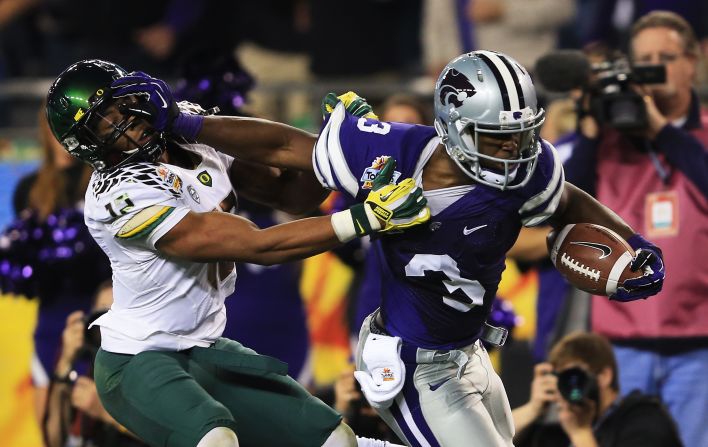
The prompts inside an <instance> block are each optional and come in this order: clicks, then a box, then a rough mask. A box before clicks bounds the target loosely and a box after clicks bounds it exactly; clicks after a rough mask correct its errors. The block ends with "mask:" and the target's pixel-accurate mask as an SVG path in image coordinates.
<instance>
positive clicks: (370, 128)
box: [356, 118, 391, 135]
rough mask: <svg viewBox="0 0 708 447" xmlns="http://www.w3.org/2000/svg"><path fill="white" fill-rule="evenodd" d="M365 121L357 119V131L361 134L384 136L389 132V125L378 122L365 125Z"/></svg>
mask: <svg viewBox="0 0 708 447" xmlns="http://www.w3.org/2000/svg"><path fill="white" fill-rule="evenodd" d="M366 121H367V119H366V118H359V121H357V123H356V127H357V129H359V130H360V131H362V132H367V133H377V134H379V135H386V134H387V133H389V131H390V130H391V125H390V124H389V123H381V122H379V121H374V122H372V123H367V122H366Z"/></svg>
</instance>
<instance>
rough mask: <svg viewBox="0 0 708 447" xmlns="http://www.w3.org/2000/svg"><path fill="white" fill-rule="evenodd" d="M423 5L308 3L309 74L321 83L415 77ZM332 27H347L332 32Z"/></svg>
mask: <svg viewBox="0 0 708 447" xmlns="http://www.w3.org/2000/svg"><path fill="white" fill-rule="evenodd" d="M421 1H422V0H356V1H354V0H348V1H338V2H332V1H328V0H311V1H310V13H311V17H312V22H311V26H312V28H311V37H310V38H311V42H310V55H311V57H312V66H311V68H312V73H313V74H314V75H316V76H319V77H323V78H336V77H348V78H352V77H358V76H362V75H373V74H378V73H382V72H392V73H393V74H394V75H398V76H400V75H401V74H404V75H405V74H410V73H411V71H416V70H417V69H418V66H419V63H420V22H421V4H422V3H421ZM334 23H346V24H347V26H346V27H345V29H343V30H341V31H334V29H333V28H332V24H334Z"/></svg>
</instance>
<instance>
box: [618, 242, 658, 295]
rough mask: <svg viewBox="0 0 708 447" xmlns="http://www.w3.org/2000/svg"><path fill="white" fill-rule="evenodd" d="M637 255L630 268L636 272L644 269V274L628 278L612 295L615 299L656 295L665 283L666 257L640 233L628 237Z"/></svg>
mask: <svg viewBox="0 0 708 447" xmlns="http://www.w3.org/2000/svg"><path fill="white" fill-rule="evenodd" d="M627 243H628V244H629V245H630V246H631V247H632V248H633V249H634V251H635V252H636V256H635V257H634V259H633V260H632V263H631V264H630V265H629V268H630V269H631V270H632V271H633V272H636V271H637V270H640V269H641V270H643V271H644V276H642V277H640V278H635V279H628V280H626V281H625V282H623V283H622V285H621V286H619V287H618V288H617V293H615V294H614V295H613V296H611V297H610V299H611V300H615V301H625V302H626V301H634V300H637V299H640V298H642V299H646V298H649V297H650V296H652V295H656V294H657V293H659V292H660V291H661V287H662V286H663V285H664V276H665V272H664V258H663V255H662V253H661V249H660V248H659V247H657V246H656V245H654V244H652V243H651V242H649V241H648V240H646V239H644V238H643V237H642V236H641V235H640V234H639V233H637V234H635V235H634V236H632V237H630V238H629V239H627Z"/></svg>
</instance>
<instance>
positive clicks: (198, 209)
mask: <svg viewBox="0 0 708 447" xmlns="http://www.w3.org/2000/svg"><path fill="white" fill-rule="evenodd" d="M116 79H124V81H126V83H127V84H130V83H131V82H132V81H131V79H132V78H131V76H129V75H128V73H127V72H126V71H125V70H123V69H122V68H121V67H119V66H117V65H115V64H113V63H110V62H106V61H101V60H88V61H81V62H78V63H76V64H73V65H72V66H70V67H69V68H67V69H66V70H65V71H64V72H63V73H62V74H61V75H60V76H59V77H58V78H57V79H56V80H55V82H54V83H53V84H52V86H51V87H50V89H49V93H48V97H47V117H48V120H49V123H50V126H51V128H52V131H53V133H54V135H55V136H56V137H57V139H58V140H59V141H60V142H61V143H62V144H63V145H64V147H65V148H66V149H67V150H68V151H69V152H70V153H71V154H72V155H74V156H76V157H78V158H80V159H82V160H84V161H86V162H88V163H90V164H91V165H92V166H93V167H94V168H95V172H94V174H93V176H92V178H91V181H90V184H89V187H88V190H87V193H86V202H85V209H84V215H85V221H86V225H87V226H88V228H89V230H90V232H91V234H92V236H93V237H94V238H95V239H96V241H97V243H98V244H99V245H100V247H101V248H102V249H103V250H104V251H105V253H106V255H107V256H108V257H109V259H110V262H111V266H112V269H113V287H114V296H115V302H114V304H113V306H112V307H111V309H110V311H109V312H108V313H106V314H105V315H104V316H102V317H101V318H99V319H98V320H96V321H95V323H94V324H96V325H98V326H100V328H101V337H102V341H101V344H102V349H101V350H100V351H99V353H98V354H97V357H96V362H95V370H94V376H95V380H96V384H97V388H98V390H99V394H100V396H101V401H102V403H103V405H104V407H105V408H106V409H107V410H108V412H109V413H111V415H112V416H113V417H114V418H115V419H116V420H118V421H119V422H120V423H121V424H123V425H124V426H125V427H127V428H128V429H129V430H131V431H132V432H134V433H135V434H136V435H138V436H139V437H140V438H142V439H144V440H145V441H146V442H148V443H150V444H151V445H155V446H158V445H159V446H163V445H167V446H194V445H197V446H198V447H216V446H218V447H222V446H223V447H226V446H229V447H233V446H237V445H239V444H240V445H244V446H246V445H252V446H284V445H285V446H288V445H292V446H320V445H325V446H347V447H353V446H357V445H359V446H375V445H378V446H383V445H384V443H383V442H381V441H376V440H367V439H361V438H355V437H354V435H353V433H352V432H351V430H350V429H349V428H348V427H347V426H346V425H345V424H343V423H342V422H341V417H340V415H338V414H337V413H336V412H334V411H333V410H332V409H330V408H329V407H327V406H326V405H325V404H324V403H322V402H321V401H319V400H318V399H316V398H314V397H312V396H311V395H310V394H309V393H307V391H305V390H304V389H303V388H302V387H301V386H300V385H299V384H297V382H295V381H294V380H293V379H291V378H290V377H289V376H287V365H285V364H284V363H282V362H280V361H278V360H276V359H273V358H270V357H267V356H261V355H258V354H257V353H255V352H254V351H252V350H250V349H248V348H247V347H244V346H242V345H241V344H239V343H237V342H235V341H233V340H228V339H225V338H221V337H220V336H221V333H222V331H223V329H224V326H225V323H226V317H225V309H224V300H225V298H226V297H227V296H228V295H230V294H231V293H232V292H233V290H234V283H235V281H236V271H235V268H234V261H241V262H251V263H258V264H273V263H280V262H284V261H288V260H291V259H299V258H304V257H307V256H310V255H313V254H317V253H321V252H323V251H325V250H328V249H331V248H333V247H335V246H336V245H338V244H341V243H342V242H344V241H347V240H350V239H352V238H354V237H357V236H361V235H365V234H370V233H373V232H377V231H390V230H401V229H404V228H407V227H409V226H413V225H416V224H419V223H422V222H424V221H426V220H427V218H428V217H429V210H428V208H427V206H426V201H425V199H424V198H423V197H422V193H421V190H420V188H418V187H416V185H415V184H414V183H413V182H412V181H404V182H400V183H399V184H398V185H394V184H390V183H389V182H388V181H387V182H385V183H380V182H379V183H378V184H377V186H376V187H375V188H374V190H373V191H372V193H371V195H370V196H369V197H368V199H367V201H366V203H361V204H358V205H355V206H354V207H352V208H350V209H348V210H346V211H343V212H341V213H338V214H336V215H333V216H332V217H331V218H330V217H329V216H325V217H315V218H309V219H303V220H299V221H294V222H290V223H286V224H282V225H278V226H275V227H271V228H268V229H264V230H261V229H259V228H257V227H256V226H255V225H254V224H253V223H251V222H250V221H248V220H246V219H243V218H241V217H238V216H236V215H234V214H233V211H234V209H235V206H236V203H237V198H236V195H235V191H237V192H239V193H241V194H243V195H244V196H246V197H249V198H250V199H253V200H255V201H258V202H260V203H265V204H269V205H271V206H275V207H278V208H280V209H284V210H286V211H290V212H302V211H305V210H308V209H311V208H313V207H316V206H317V205H318V204H319V202H320V201H321V200H322V199H323V198H324V197H325V195H326V193H325V192H324V190H323V189H322V188H321V186H320V185H319V184H318V183H317V181H316V179H315V177H314V175H313V174H312V173H311V172H308V173H306V174H303V173H301V172H298V171H295V170H289V171H284V170H280V169H275V168H269V167H264V166H256V165H252V164H247V163H244V162H239V161H234V159H233V158H232V157H230V156H228V155H225V154H223V153H220V152H218V151H217V150H216V149H214V148H213V147H210V146H206V145H204V144H198V143H196V142H194V136H195V132H196V131H197V130H198V128H197V127H195V123H198V122H199V119H198V118H195V117H197V116H198V115H196V114H194V113H195V112H197V113H200V112H202V111H201V110H200V109H199V108H196V107H193V108H192V109H190V111H186V109H185V110H183V111H182V112H181V113H180V112H179V110H178V106H177V105H176V104H175V103H173V102H172V100H171V98H157V97H153V98H152V99H153V100H154V101H157V104H158V107H162V106H169V107H171V110H172V111H174V112H175V113H176V114H178V115H179V117H180V118H179V122H180V123H181V124H179V125H178V127H179V126H182V127H179V129H180V132H179V133H180V135H181V137H180V138H179V140H178V141H177V140H175V139H171V138H169V137H168V136H166V134H165V133H164V132H161V131H159V129H156V125H157V126H162V125H163V124H164V123H160V122H159V121H157V122H155V121H154V120H152V122H148V118H150V119H152V118H153V117H155V116H157V114H156V113H155V110H154V109H152V108H151V107H153V103H152V102H151V101H149V100H148V98H147V97H146V96H145V95H141V94H137V95H135V94H132V93H130V92H125V91H123V93H122V94H116V90H115V89H112V88H111V83H112V82H114V81H115V80H116ZM151 82H156V83H159V81H157V80H154V81H151ZM163 99H165V100H167V101H163ZM168 103H169V104H168ZM172 124H174V123H172ZM241 124H242V131H243V132H242V133H241V135H240V138H242V142H241V143H242V144H244V145H245V146H247V147H250V148H252V149H255V148H256V147H258V146H261V147H262V148H263V150H271V149H275V147H276V146H278V147H280V146H282V147H283V148H287V147H289V146H290V145H301V144H303V143H302V142H299V141H300V140H302V141H305V142H308V141H310V140H311V139H312V136H311V135H309V134H307V133H305V132H302V131H299V130H296V129H294V128H290V127H288V126H285V125H280V124H276V123H271V122H266V121H262V120H251V119H244V120H243V121H242V122H241ZM232 143H233V142H232ZM393 168H394V162H393V161H391V162H390V163H389V164H388V168H387V169H388V172H389V175H388V178H390V177H391V176H392V174H393ZM275 311H277V309H276V310H275Z"/></svg>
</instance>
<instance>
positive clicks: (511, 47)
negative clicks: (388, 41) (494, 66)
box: [423, 0, 575, 76]
mask: <svg viewBox="0 0 708 447" xmlns="http://www.w3.org/2000/svg"><path fill="white" fill-rule="evenodd" d="M574 6H575V3H574V1H573V0H531V1H529V0H444V1H440V0H427V1H426V2H425V5H424V19H423V20H424V25H423V29H424V34H423V42H424V48H425V53H424V54H425V56H426V57H425V62H426V68H427V71H428V73H430V74H432V75H434V76H437V74H438V73H440V70H441V69H442V68H443V67H444V66H445V64H446V63H447V61H449V60H450V59H452V58H453V57H455V56H457V55H459V54H460V53H464V52H467V51H471V50H474V49H488V50H494V51H499V52H502V53H506V54H508V55H510V56H512V57H513V58H515V59H516V60H517V61H518V62H519V63H520V64H521V65H523V66H524V67H533V64H534V62H535V61H536V59H538V57H539V56H541V55H542V54H544V53H546V52H548V51H549V50H551V49H553V48H555V47H556V40H557V31H558V29H559V27H560V26H561V25H563V24H564V23H566V22H567V21H569V20H570V19H571V18H572V17H573V12H574Z"/></svg>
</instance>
